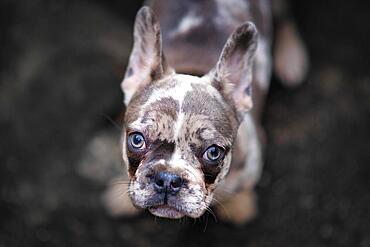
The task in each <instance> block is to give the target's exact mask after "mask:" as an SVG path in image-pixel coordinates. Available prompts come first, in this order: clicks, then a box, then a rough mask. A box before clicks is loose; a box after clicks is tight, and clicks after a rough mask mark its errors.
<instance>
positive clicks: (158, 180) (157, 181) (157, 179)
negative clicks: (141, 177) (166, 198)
mask: <svg viewBox="0 0 370 247" xmlns="http://www.w3.org/2000/svg"><path fill="white" fill-rule="evenodd" d="M154 182H155V185H157V186H158V187H160V188H162V187H163V186H164V180H163V178H161V176H156V177H155V181H154Z"/></svg>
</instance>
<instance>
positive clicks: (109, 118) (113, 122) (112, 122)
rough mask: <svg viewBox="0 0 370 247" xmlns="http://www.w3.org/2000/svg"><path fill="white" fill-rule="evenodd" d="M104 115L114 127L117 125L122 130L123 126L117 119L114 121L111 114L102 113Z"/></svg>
mask: <svg viewBox="0 0 370 247" xmlns="http://www.w3.org/2000/svg"><path fill="white" fill-rule="evenodd" d="M101 115H102V116H103V117H105V118H106V119H107V120H108V121H109V122H110V123H111V124H112V125H113V126H114V127H116V128H117V129H118V130H119V131H122V127H121V126H119V125H118V123H117V122H116V121H114V120H113V119H112V118H111V117H110V116H108V115H107V114H105V113H101Z"/></svg>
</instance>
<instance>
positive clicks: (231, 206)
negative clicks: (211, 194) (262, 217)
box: [216, 188, 257, 225]
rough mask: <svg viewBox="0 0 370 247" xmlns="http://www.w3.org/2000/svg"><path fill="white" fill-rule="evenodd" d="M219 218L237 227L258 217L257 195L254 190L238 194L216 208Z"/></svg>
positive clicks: (246, 190) (245, 190)
mask: <svg viewBox="0 0 370 247" xmlns="http://www.w3.org/2000/svg"><path fill="white" fill-rule="evenodd" d="M216 213H217V216H218V217H219V218H220V219H221V220H223V221H225V222H231V223H233V224H236V225H241V224H244V223H246V222H248V221H250V220H252V219H253V218H254V217H256V215H257V205H256V194H255V192H254V191H253V189H250V188H248V189H244V190H242V191H240V192H237V193H236V194H235V195H233V196H232V197H231V198H229V199H227V200H226V201H221V202H220V203H219V204H218V205H217V206H216Z"/></svg>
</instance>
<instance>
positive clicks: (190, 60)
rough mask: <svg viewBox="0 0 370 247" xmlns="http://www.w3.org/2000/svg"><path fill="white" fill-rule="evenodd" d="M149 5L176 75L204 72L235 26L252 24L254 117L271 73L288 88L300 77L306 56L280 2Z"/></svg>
mask: <svg viewBox="0 0 370 247" xmlns="http://www.w3.org/2000/svg"><path fill="white" fill-rule="evenodd" d="M150 5H151V7H152V8H153V9H154V11H155V13H157V15H158V17H159V20H160V23H161V28H162V34H163V49H164V53H165V54H166V58H167V59H168V61H169V64H171V65H172V66H173V68H174V69H175V70H176V71H177V72H179V73H185V74H193V75H203V74H205V73H207V72H208V71H209V70H210V69H211V67H212V66H213V64H215V62H216V61H217V59H218V56H219V54H220V52H221V49H222V47H223V45H224V43H225V41H226V39H227V37H228V36H229V35H230V33H232V31H233V30H234V29H235V28H236V27H237V26H238V25H240V24H242V23H243V22H246V21H251V22H253V23H254V24H255V25H256V27H257V29H258V32H259V40H258V48H257V52H256V54H255V63H254V68H253V72H254V73H253V102H254V108H253V113H254V116H255V117H256V118H259V117H260V115H261V112H262V108H263V102H264V98H265V95H266V94H267V91H268V88H269V85H270V78H271V71H272V68H274V71H275V72H276V74H277V76H278V78H280V79H281V82H282V83H284V84H285V85H287V86H295V85H297V84H299V83H300V82H302V80H303V79H304V78H305V75H306V73H307V70H308V56H307V52H306V49H305V46H304V43H303V42H302V40H301V38H300V36H299V34H298V32H297V30H296V28H295V25H294V22H293V21H292V20H291V19H290V17H289V16H290V13H289V9H288V6H287V4H286V3H285V2H284V0H275V1H270V0H199V1H195V0H182V1H165V0H155V1H150ZM273 21H274V25H273ZM273 26H274V27H275V28H276V30H274V32H273ZM273 33H274V34H275V36H276V37H273ZM273 40H274V47H276V48H275V49H274V51H272V41H273Z"/></svg>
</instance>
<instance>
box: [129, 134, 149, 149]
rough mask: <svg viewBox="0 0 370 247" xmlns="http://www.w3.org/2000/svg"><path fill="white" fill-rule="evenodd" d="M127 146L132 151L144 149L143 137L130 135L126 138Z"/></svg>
mask: <svg viewBox="0 0 370 247" xmlns="http://www.w3.org/2000/svg"><path fill="white" fill-rule="evenodd" d="M128 144H129V145H130V146H131V147H132V148H134V149H144V148H145V139H144V136H143V135H142V134H140V133H137V132H136V133H132V134H130V135H129V137H128Z"/></svg>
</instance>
